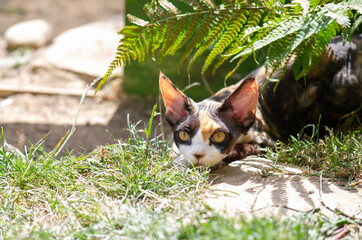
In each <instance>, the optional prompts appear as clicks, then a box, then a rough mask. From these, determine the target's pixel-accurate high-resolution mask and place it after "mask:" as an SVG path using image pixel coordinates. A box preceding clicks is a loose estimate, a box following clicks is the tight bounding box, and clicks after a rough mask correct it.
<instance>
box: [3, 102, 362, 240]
mask: <svg viewBox="0 0 362 240" xmlns="http://www.w3.org/2000/svg"><path fill="white" fill-rule="evenodd" d="M154 110H155V108H154ZM154 114H155V111H154ZM154 114H152V116H154ZM152 120H153V117H151V120H150V122H149V123H148V125H147V126H146V127H144V128H141V127H140V125H141V124H140V123H136V124H132V123H130V124H129V132H130V137H129V139H127V140H125V141H121V140H119V141H115V142H116V143H115V144H113V145H109V146H100V147H98V148H97V149H95V150H94V151H93V152H92V153H91V154H89V155H87V156H79V157H75V156H74V155H72V154H71V153H69V154H67V155H65V156H63V157H59V158H57V157H54V156H55V154H54V152H47V151H45V150H44V148H43V142H44V140H41V141H39V142H38V143H36V144H34V145H31V147H30V148H29V149H24V151H20V150H19V149H17V148H15V147H14V146H12V145H10V144H8V143H7V142H6V139H5V137H4V135H3V134H2V138H1V145H0V239H278V240H279V239H324V238H326V237H332V236H334V237H336V236H339V235H338V234H341V233H346V235H343V236H345V237H347V238H350V239H358V237H360V236H361V233H360V232H359V231H360V230H359V227H360V226H361V222H360V220H356V219H353V218H349V217H348V216H340V217H337V218H335V219H329V218H328V217H326V216H324V215H322V214H321V213H320V212H319V211H318V209H316V210H315V211H314V212H307V213H304V214H296V215H295V216H292V217H283V218H278V217H268V216H265V217H261V218H260V217H259V218H257V217H252V218H246V217H244V216H236V217H224V216H221V215H219V214H218V213H216V212H214V211H213V210H212V209H210V208H209V207H208V206H206V205H204V203H203V202H202V200H201V199H200V198H199V196H200V195H201V194H202V193H204V192H205V191H208V186H209V183H208V178H209V176H210V173H209V172H208V170H206V169H189V168H186V167H181V166H175V165H174V164H173V163H172V159H170V158H169V156H168V154H167V153H168V152H167V143H166V142H165V141H163V140H162V137H161V135H158V134H152V133H151V125H152ZM360 137H361V132H360V131H359V130H356V131H352V132H351V133H349V134H345V135H339V134H334V133H332V132H331V133H330V136H329V137H327V138H326V139H323V140H320V141H322V142H323V143H321V142H317V143H312V142H310V141H309V139H307V140H303V141H299V140H298V141H297V140H296V139H292V140H291V143H290V145H285V146H284V145H283V146H281V148H279V150H278V151H277V152H276V153H274V154H277V155H278V157H279V158H281V157H284V158H285V159H289V160H290V159H291V157H290V156H292V155H293V154H295V155H297V154H296V153H298V152H300V151H302V149H304V150H303V151H304V152H302V153H300V159H301V160H295V163H297V161H299V164H302V165H304V164H308V163H309V162H311V161H309V162H308V161H305V160H303V159H309V158H311V157H310V156H314V155H313V154H311V153H310V152H308V151H311V152H312V153H314V151H319V152H323V154H327V153H324V152H328V151H331V150H333V149H334V150H333V151H334V152H338V151H339V150H340V149H341V148H343V149H345V151H348V152H349V153H351V155H350V156H349V155H348V156H347V157H346V158H348V159H351V160H348V161H347V162H348V164H347V165H348V166H349V167H352V168H353V169H354V171H355V172H354V176H355V175H356V174H357V173H358V171H360V162H357V164H359V167H353V166H354V165H353V164H355V163H356V162H355V161H353V159H352V156H354V155H353V154H357V155H356V156H360V155H358V154H361V151H360V144H361V141H359V140H360ZM351 139H353V140H351ZM358 141H359V142H358ZM298 144H299V145H298ZM345 145H346V146H345ZM287 146H289V147H287ZM323 146H324V147H323ZM307 149H309V150H308V151H307ZM313 149H315V150H313ZM292 151H295V152H294V153H293V152H292ZM288 154H289V157H286V155H288ZM308 154H309V155H308ZM327 155H328V154H327ZM342 155H343V154H342ZM342 155H341V156H342ZM328 156H334V155H333V154H329V155H328ZM343 156H344V155H343ZM327 158H328V157H327ZM327 158H325V159H327ZM297 159H299V158H297ZM323 161H324V162H328V161H327V160H323ZM344 161H345V159H343V161H339V162H338V157H336V158H335V159H334V160H333V162H335V164H334V165H333V166H334V167H332V165H327V164H324V165H323V167H325V166H331V168H330V170H328V171H330V172H336V171H337V170H336V169H337V166H342V167H345V166H344ZM331 162H332V160H331ZM317 165H318V166H320V164H317ZM323 171H324V170H323ZM337 173H338V171H337Z"/></svg>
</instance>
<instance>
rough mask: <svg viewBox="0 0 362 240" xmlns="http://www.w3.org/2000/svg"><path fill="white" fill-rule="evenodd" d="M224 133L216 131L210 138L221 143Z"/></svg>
mask: <svg viewBox="0 0 362 240" xmlns="http://www.w3.org/2000/svg"><path fill="white" fill-rule="evenodd" d="M225 137H226V134H225V133H224V132H216V133H214V134H213V135H212V140H213V141H214V142H216V143H221V142H222V141H224V140H225Z"/></svg>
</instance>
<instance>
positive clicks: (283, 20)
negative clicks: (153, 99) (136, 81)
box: [98, 0, 362, 89]
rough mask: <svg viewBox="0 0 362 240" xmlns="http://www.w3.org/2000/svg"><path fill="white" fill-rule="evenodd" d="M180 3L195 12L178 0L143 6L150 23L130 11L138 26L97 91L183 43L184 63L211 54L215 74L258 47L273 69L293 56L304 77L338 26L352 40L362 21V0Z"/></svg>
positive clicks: (129, 32)
mask: <svg viewBox="0 0 362 240" xmlns="http://www.w3.org/2000/svg"><path fill="white" fill-rule="evenodd" d="M179 1H181V2H183V3H185V4H186V5H187V6H188V7H189V9H191V10H190V11H189V12H182V11H181V10H180V9H178V8H177V7H176V6H175V5H174V4H173V2H174V0H152V1H151V2H150V3H148V4H146V5H145V7H144V10H145V12H146V13H147V15H148V18H149V20H148V21H147V20H143V19H140V18H137V17H135V16H132V15H129V17H128V18H129V19H130V21H131V22H132V23H133V24H135V26H126V27H125V28H124V29H123V30H122V31H120V34H122V35H123V38H122V39H121V40H120V44H119V47H118V49H117V52H116V57H115V59H114V60H113V61H112V63H111V64H110V65H109V68H108V70H107V72H106V74H105V75H104V77H103V80H102V81H101V83H100V84H99V85H98V89H99V88H100V87H101V86H102V84H103V83H104V82H105V81H106V80H107V79H108V78H109V77H110V76H111V74H112V72H113V71H114V69H115V68H117V67H119V66H125V65H127V64H129V63H130V62H131V61H132V60H137V61H144V60H145V59H146V58H150V57H155V53H156V51H158V53H159V54H158V55H157V56H158V57H159V59H162V58H163V57H165V56H166V55H172V54H174V53H175V52H176V51H177V50H179V49H180V48H182V47H184V49H185V52H184V54H183V56H182V57H181V60H180V64H181V63H182V62H184V61H185V60H186V59H187V58H189V56H190V55H191V58H190V59H189V61H188V69H190V67H191V65H192V64H193V63H194V62H195V60H196V59H197V58H198V57H200V56H201V55H203V54H207V57H206V61H205V62H204V65H203V68H202V72H205V71H206V70H208V69H209V68H210V66H211V65H212V64H213V63H214V62H215V64H214V68H213V72H214V71H215V70H216V69H217V68H218V67H220V66H221V64H222V63H224V62H225V61H226V60H228V59H231V61H232V60H235V59H237V60H238V61H237V63H236V67H235V68H234V70H232V71H231V72H230V73H229V74H228V76H230V74H232V72H233V71H235V69H236V68H237V67H239V66H240V65H241V64H242V62H243V61H244V60H245V59H246V58H247V57H248V56H250V55H251V54H254V53H255V52H256V51H265V50H267V55H266V62H265V64H266V67H267V68H269V69H270V68H273V69H277V68H278V67H280V66H281V65H282V63H283V62H284V63H285V62H287V61H289V60H290V59H291V58H292V56H295V57H294V58H295V64H294V65H295V66H296V67H295V69H293V74H294V75H295V76H296V78H300V77H302V76H304V75H305V74H307V72H308V71H309V70H310V69H311V68H312V66H314V65H315V64H316V62H317V61H318V59H319V57H320V56H321V55H322V54H323V52H324V51H325V48H326V46H327V44H328V43H329V41H330V40H331V38H332V37H333V36H335V35H336V34H337V33H338V32H339V31H340V28H341V29H342V30H343V37H344V39H348V38H349V37H350V34H351V33H352V32H353V31H354V30H355V29H357V27H358V26H359V25H360V24H361V22H362V17H361V15H360V14H362V2H361V0H345V1H342V0H339V1H331V0H311V1H306V0H292V1H291V2H290V1H289V3H288V4H284V3H285V1H284V0H252V1H245V0H218V1H213V0H179ZM215 2H217V3H215ZM352 19H354V21H352ZM352 23H353V24H352ZM209 50H210V51H209Z"/></svg>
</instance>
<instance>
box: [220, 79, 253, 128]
mask: <svg viewBox="0 0 362 240" xmlns="http://www.w3.org/2000/svg"><path fill="white" fill-rule="evenodd" d="M257 105H258V84H257V82H256V81H255V79H254V78H249V79H246V80H245V81H243V82H242V83H241V84H240V86H239V87H238V88H237V89H236V90H235V91H234V92H233V93H232V94H231V95H230V96H229V97H228V98H227V99H225V101H224V103H223V104H222V106H221V107H220V109H219V111H220V112H224V113H225V114H226V115H227V116H229V117H232V118H233V119H235V120H236V121H237V122H239V123H240V124H242V126H243V127H250V126H251V125H252V124H253V123H254V121H255V112H256V108H257Z"/></svg>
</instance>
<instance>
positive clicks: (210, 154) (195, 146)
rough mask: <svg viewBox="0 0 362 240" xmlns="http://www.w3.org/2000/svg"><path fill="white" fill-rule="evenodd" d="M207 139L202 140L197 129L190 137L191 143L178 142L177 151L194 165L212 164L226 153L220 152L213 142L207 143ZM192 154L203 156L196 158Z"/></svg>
mask: <svg viewBox="0 0 362 240" xmlns="http://www.w3.org/2000/svg"><path fill="white" fill-rule="evenodd" d="M209 141H210V140H209V139H206V141H204V139H203V136H202V134H201V132H200V131H197V133H196V134H195V135H194V137H193V138H192V141H191V145H185V144H180V145H179V151H180V152H181V153H182V154H183V155H184V157H185V158H186V159H187V160H188V161H190V162H191V163H192V164H193V165H195V166H196V165H201V166H205V167H206V166H214V165H215V164H217V163H219V162H220V161H221V160H223V159H224V158H225V157H227V154H223V153H221V152H220V150H219V149H217V148H216V147H215V146H214V145H213V144H211V145H209ZM194 154H196V155H205V156H203V157H202V158H200V159H199V160H197V159H196V157H195V156H194Z"/></svg>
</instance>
